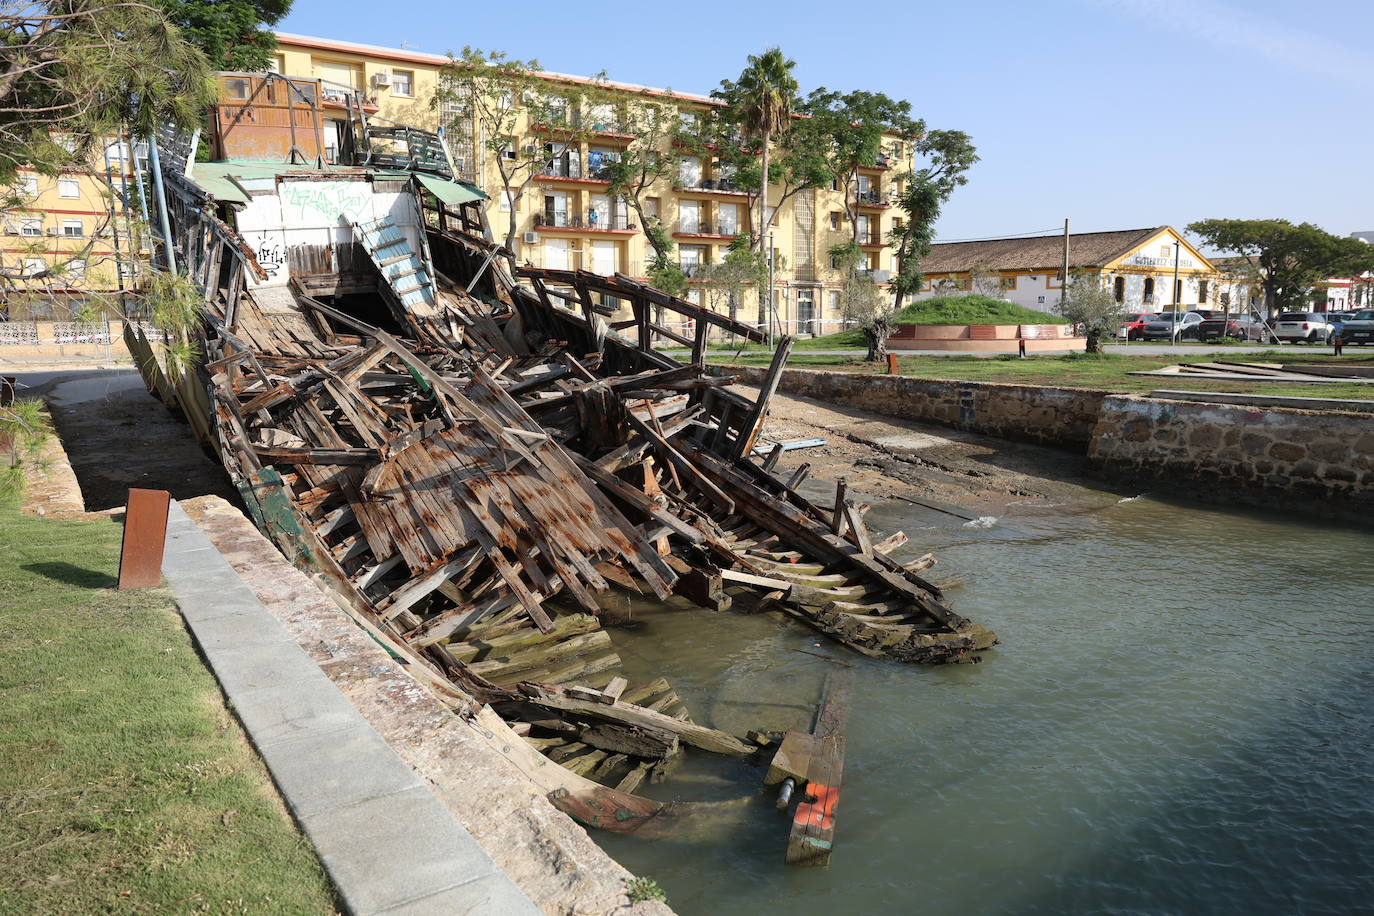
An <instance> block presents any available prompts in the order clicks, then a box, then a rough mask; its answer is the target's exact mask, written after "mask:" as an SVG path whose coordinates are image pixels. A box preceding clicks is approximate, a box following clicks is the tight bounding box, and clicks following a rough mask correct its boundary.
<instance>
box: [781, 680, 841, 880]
mask: <svg viewBox="0 0 1374 916" xmlns="http://www.w3.org/2000/svg"><path fill="white" fill-rule="evenodd" d="M848 713H849V675H848V673H847V672H838V673H832V674H830V675H828V676H827V677H826V679H825V692H824V695H823V696H822V697H821V706H820V710H819V711H818V712H817V714H816V727H815V729H814V731H813V732H812V733H811V735H810V736H808V737H809V738H810V739H811V740H810V741H809V742H805V741H799V742H797V744H800V745H806V744H809V747H807V748H806V751H808V752H809V754H808V758H809V759H806V761H805V767H806V789H805V790H804V791H803V792H802V796H801V801H800V802H799V803H798V804H797V810H796V812H795V813H794V814H793V815H792V831H791V833H790V834H789V835H788V837H787V864H788V865H817V866H826V865H829V864H830V851H831V849H832V848H833V846H834V842H835V809H836V808H837V807H838V806H839V803H840V776H841V774H842V771H843V770H844V722H845V718H846V716H847V715H848ZM784 745H786V741H784ZM789 749H790V748H789Z"/></svg>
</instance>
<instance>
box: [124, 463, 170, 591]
mask: <svg viewBox="0 0 1374 916" xmlns="http://www.w3.org/2000/svg"><path fill="white" fill-rule="evenodd" d="M171 500H172V497H171V494H169V493H168V492H167V491H166V490H139V489H135V488H130V490H129V502H128V504H127V506H126V508H125V510H124V540H123V543H122V544H121V545H120V549H119V589H120V591H123V590H125V589H130V588H152V587H153V586H155V585H157V584H158V583H160V582H161V581H162V549H163V547H164V546H165V545H166V543H167V508H168V506H169V505H170V503H171Z"/></svg>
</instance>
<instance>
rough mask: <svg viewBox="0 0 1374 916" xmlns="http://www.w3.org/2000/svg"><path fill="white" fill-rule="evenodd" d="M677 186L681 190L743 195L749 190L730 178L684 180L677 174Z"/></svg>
mask: <svg viewBox="0 0 1374 916" xmlns="http://www.w3.org/2000/svg"><path fill="white" fill-rule="evenodd" d="M677 186H678V188H680V189H681V190H683V191H710V192H713V193H716V194H739V195H744V194H748V193H749V192H748V191H747V190H745V189H744V188H739V187H736V186H735V182H734V179H731V178H699V179H690V180H684V179H683V177H682V176H681V175H679V176H678V180H677Z"/></svg>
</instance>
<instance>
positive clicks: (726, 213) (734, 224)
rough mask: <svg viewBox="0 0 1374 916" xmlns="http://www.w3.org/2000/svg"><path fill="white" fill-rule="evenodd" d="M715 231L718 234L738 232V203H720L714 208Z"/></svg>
mask: <svg viewBox="0 0 1374 916" xmlns="http://www.w3.org/2000/svg"><path fill="white" fill-rule="evenodd" d="M716 221H717V222H718V223H720V225H719V226H717V227H716V231H717V232H718V233H719V234H720V235H738V234H739V204H721V205H720V206H719V207H717V208H716Z"/></svg>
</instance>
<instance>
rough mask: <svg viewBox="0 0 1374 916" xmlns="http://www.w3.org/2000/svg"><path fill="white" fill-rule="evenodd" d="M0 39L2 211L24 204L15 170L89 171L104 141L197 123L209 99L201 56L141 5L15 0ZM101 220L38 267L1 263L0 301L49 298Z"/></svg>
mask: <svg viewBox="0 0 1374 916" xmlns="http://www.w3.org/2000/svg"><path fill="white" fill-rule="evenodd" d="M0 45H3V47H4V49H5V50H4V53H3V54H2V55H0V189H6V190H0V215H3V214H6V213H8V212H10V211H13V210H15V209H17V208H21V207H24V206H26V205H27V204H28V201H27V199H26V197H25V196H24V195H23V194H22V193H21V192H20V189H19V188H17V187H16V183H17V179H18V177H19V170H20V169H30V170H32V171H34V172H37V173H39V174H41V175H47V176H55V175H57V174H58V173H59V172H61V171H62V170H64V169H69V170H77V171H87V170H89V169H90V168H91V167H92V166H93V165H95V164H97V163H99V162H100V161H101V160H102V159H103V151H102V149H101V147H102V145H103V144H105V143H107V142H109V140H110V138H112V137H123V136H126V135H132V136H133V137H134V138H136V139H143V138H146V137H149V136H151V135H152V133H153V132H154V130H155V129H156V128H158V127H159V126H161V125H163V124H170V125H173V126H177V127H186V128H189V127H193V126H195V125H197V124H199V123H200V119H201V114H202V112H203V110H204V108H205V106H206V105H208V104H209V103H210V102H211V101H212V100H213V99H214V87H213V84H212V82H211V80H210V71H209V68H208V66H207V64H206V61H205V57H204V55H203V54H202V53H201V52H200V51H199V50H198V49H197V48H195V47H194V46H193V45H191V44H190V43H189V42H187V41H186V40H185V38H184V36H183V34H182V32H181V30H180V29H178V28H177V27H176V26H175V25H173V24H171V23H169V22H168V21H167V19H166V17H164V16H163V14H162V12H161V10H160V9H159V8H157V7H155V6H150V5H147V4H145V3H139V2H113V0H47V2H37V0H36V2H27V3H18V4H11V5H10V6H8V7H7V8H6V15H5V16H4V17H3V18H0ZM107 225H108V220H106V221H105V222H103V223H101V225H99V226H97V227H96V229H95V232H93V233H92V236H91V239H90V240H89V241H88V242H87V244H86V245H85V246H84V247H83V248H82V249H80V250H76V251H71V252H68V253H67V254H66V255H65V256H64V257H63V258H61V259H60V260H59V261H58V262H57V263H49V264H48V265H47V266H46V267H45V268H44V269H42V270H40V271H28V270H25V269H24V268H23V267H4V268H0V300H8V299H9V298H10V294H11V293H12V292H13V291H14V290H15V289H17V288H19V287H24V288H27V290H28V291H29V292H28V295H27V299H28V300H29V301H31V302H32V301H33V300H35V299H37V298H44V297H47V298H51V296H50V294H49V288H50V287H52V286H54V285H59V286H69V285H71V281H72V280H74V279H76V276H75V269H74V267H75V265H76V262H77V261H80V262H82V263H83V264H84V263H85V262H86V261H87V259H88V257H89V255H90V252H91V250H92V248H93V245H94V240H95V238H96V237H97V236H98V235H99V234H100V233H101V232H102V231H104V229H105V228H106V226H107ZM59 279H62V280H64V282H62V283H60V284H54V282H53V281H56V280H59Z"/></svg>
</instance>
